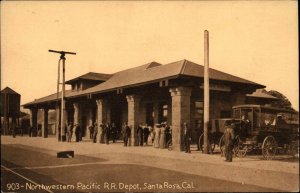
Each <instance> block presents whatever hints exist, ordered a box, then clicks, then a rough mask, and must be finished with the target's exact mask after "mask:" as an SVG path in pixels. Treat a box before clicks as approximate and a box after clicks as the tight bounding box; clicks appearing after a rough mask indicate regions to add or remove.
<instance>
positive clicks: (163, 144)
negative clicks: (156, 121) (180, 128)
mask: <svg viewBox="0 0 300 193" xmlns="http://www.w3.org/2000/svg"><path fill="white" fill-rule="evenodd" d="M159 148H161V149H164V148H166V124H165V123H161V128H160V138H159Z"/></svg>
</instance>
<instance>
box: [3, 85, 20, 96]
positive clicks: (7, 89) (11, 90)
mask: <svg viewBox="0 0 300 193" xmlns="http://www.w3.org/2000/svg"><path fill="white" fill-rule="evenodd" d="M1 94H12V95H20V94H19V93H17V92H16V91H14V90H13V89H11V88H9V87H5V88H4V89H3V90H1Z"/></svg>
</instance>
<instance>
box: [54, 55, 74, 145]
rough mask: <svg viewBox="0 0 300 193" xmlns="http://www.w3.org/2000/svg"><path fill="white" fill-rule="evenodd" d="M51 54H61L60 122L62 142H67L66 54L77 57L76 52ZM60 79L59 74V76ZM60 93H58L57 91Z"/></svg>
mask: <svg viewBox="0 0 300 193" xmlns="http://www.w3.org/2000/svg"><path fill="white" fill-rule="evenodd" d="M49 52H54V53H58V54H60V59H59V61H61V60H62V64H63V66H62V83H61V84H62V91H61V114H60V115H61V120H60V132H61V134H60V136H61V139H60V140H61V141H65V140H66V136H65V132H64V128H65V127H64V126H65V124H64V112H65V100H64V97H65V62H66V57H65V55H66V54H72V55H76V53H75V52H66V51H56V50H49ZM58 77H59V74H58ZM57 92H58V91H57Z"/></svg>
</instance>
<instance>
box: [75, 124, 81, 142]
mask: <svg viewBox="0 0 300 193" xmlns="http://www.w3.org/2000/svg"><path fill="white" fill-rule="evenodd" d="M75 137H76V142H79V140H80V127H79V125H78V124H76V125H75Z"/></svg>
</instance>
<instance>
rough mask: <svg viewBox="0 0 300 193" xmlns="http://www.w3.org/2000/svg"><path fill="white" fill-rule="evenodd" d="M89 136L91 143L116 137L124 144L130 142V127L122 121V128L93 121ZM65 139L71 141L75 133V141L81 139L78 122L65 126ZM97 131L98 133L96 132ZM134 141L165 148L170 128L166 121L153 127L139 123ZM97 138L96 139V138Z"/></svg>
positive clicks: (112, 139)
mask: <svg viewBox="0 0 300 193" xmlns="http://www.w3.org/2000/svg"><path fill="white" fill-rule="evenodd" d="M88 130H89V138H90V139H91V141H92V142H93V143H96V142H97V141H98V142H100V143H103V144H109V143H110V141H112V142H113V143H115V142H116V141H117V140H118V139H123V143H124V146H129V145H130V144H131V132H132V130H131V127H130V126H129V125H128V124H127V123H124V124H123V126H122V129H119V128H118V127H117V126H116V124H115V123H111V124H110V123H106V124H100V125H99V128H98V125H97V123H96V122H95V123H93V124H91V125H90V126H89V127H88ZM65 131H66V133H65V134H66V140H67V142H71V141H72V137H73V134H75V141H76V142H79V141H82V135H83V134H82V129H81V128H80V124H73V123H72V122H71V123H69V125H67V126H66V129H65ZM98 132H99V133H98ZM133 136H134V137H135V139H136V143H137V145H139V146H148V145H153V146H154V147H155V148H167V143H168V142H169V141H170V140H171V137H172V134H171V128H170V126H169V125H167V123H166V122H163V123H161V124H155V126H154V127H152V126H150V125H148V124H143V123H140V124H139V125H138V128H137V130H136V133H135V135H133ZM97 138H98V139H97Z"/></svg>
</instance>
